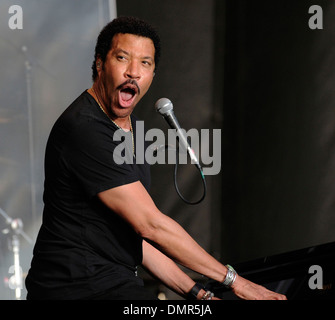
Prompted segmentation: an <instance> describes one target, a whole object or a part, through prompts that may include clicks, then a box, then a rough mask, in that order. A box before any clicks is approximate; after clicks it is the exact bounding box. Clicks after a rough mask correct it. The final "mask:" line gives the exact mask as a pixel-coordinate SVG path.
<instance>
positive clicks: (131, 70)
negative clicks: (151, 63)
mask: <svg viewBox="0 0 335 320" xmlns="http://www.w3.org/2000/svg"><path fill="white" fill-rule="evenodd" d="M125 77H126V78H127V79H134V80H139V79H140V78H141V74H140V68H139V66H138V64H137V62H136V61H130V62H129V64H128V66H127V70H126V72H125Z"/></svg>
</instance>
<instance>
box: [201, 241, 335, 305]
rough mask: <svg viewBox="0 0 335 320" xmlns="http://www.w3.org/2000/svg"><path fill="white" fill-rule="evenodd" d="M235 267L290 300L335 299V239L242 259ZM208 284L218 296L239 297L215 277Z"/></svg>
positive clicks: (207, 286)
mask: <svg viewBox="0 0 335 320" xmlns="http://www.w3.org/2000/svg"><path fill="white" fill-rule="evenodd" d="M234 269H235V270H236V271H237V272H238V274H239V275H241V276H242V277H244V278H246V279H249V280H251V281H253V282H255V283H258V284H260V285H263V286H264V287H266V288H268V289H270V290H272V291H275V292H278V293H282V294H285V295H286V296H287V298H288V300H335V242H331V243H326V244H321V245H317V246H312V247H308V248H304V249H299V250H295V251H291V252H288V253H283V254H278V255H273V256H268V257H263V258H259V259H256V260H252V261H248V262H243V263H240V264H237V265H234ZM205 285H206V288H207V289H208V290H211V291H212V292H214V293H215V295H216V296H217V297H219V298H222V299H225V300H237V299H238V298H237V297H236V296H235V295H234V294H233V293H232V292H231V291H230V290H228V289H226V288H225V287H223V286H222V285H221V284H220V283H218V282H216V281H213V280H210V281H208V282H207V283H206V284H205Z"/></svg>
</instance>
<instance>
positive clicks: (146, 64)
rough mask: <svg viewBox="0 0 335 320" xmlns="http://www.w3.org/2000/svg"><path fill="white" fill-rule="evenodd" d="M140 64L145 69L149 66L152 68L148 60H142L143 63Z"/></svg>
mask: <svg viewBox="0 0 335 320" xmlns="http://www.w3.org/2000/svg"><path fill="white" fill-rule="evenodd" d="M142 64H143V65H144V66H146V67H151V66H152V62H151V61H149V60H143V61H142Z"/></svg>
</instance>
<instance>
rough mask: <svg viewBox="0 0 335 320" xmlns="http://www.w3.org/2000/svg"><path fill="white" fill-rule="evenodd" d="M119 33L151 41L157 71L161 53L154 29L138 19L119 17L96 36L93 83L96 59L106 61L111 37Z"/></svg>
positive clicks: (95, 75) (95, 76)
mask: <svg viewBox="0 0 335 320" xmlns="http://www.w3.org/2000/svg"><path fill="white" fill-rule="evenodd" d="M120 33H122V34H126V33H129V34H133V35H137V36H142V37H145V38H149V39H151V40H152V41H153V43H154V46H155V67H156V69H157V65H158V62H159V58H160V52H161V44H160V38H159V36H158V34H157V32H156V30H155V29H154V27H153V26H152V25H150V24H149V23H147V22H145V21H144V20H141V19H139V18H135V17H119V18H116V19H114V20H112V21H111V22H109V23H108V24H107V25H106V26H105V27H104V28H103V29H102V31H101V32H100V34H99V36H98V39H97V43H96V46H95V55H94V61H93V64H92V71H93V73H92V79H93V82H94V81H95V79H96V78H97V76H98V72H97V69H96V60H97V58H100V59H101V61H102V62H103V63H104V62H105V61H106V56H107V54H108V52H109V50H110V48H111V45H112V41H113V37H114V35H116V34H120Z"/></svg>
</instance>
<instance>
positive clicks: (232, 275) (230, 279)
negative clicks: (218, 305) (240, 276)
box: [222, 264, 237, 288]
mask: <svg viewBox="0 0 335 320" xmlns="http://www.w3.org/2000/svg"><path fill="white" fill-rule="evenodd" d="M226 268H227V269H228V271H227V275H226V277H225V279H224V280H223V282H222V284H223V285H224V286H225V287H226V288H230V287H231V286H232V285H233V283H234V282H235V279H236V276H237V272H236V271H235V270H234V268H233V267H232V266H230V265H229V264H227V265H226Z"/></svg>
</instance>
